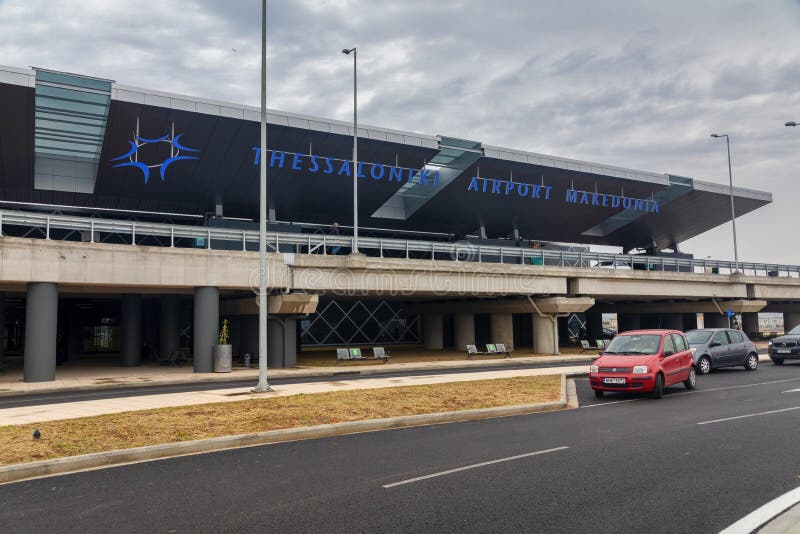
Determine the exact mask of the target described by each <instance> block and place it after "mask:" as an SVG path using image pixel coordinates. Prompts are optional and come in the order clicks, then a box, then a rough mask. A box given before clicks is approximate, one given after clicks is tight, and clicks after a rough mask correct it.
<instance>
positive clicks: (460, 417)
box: [0, 373, 567, 484]
mask: <svg viewBox="0 0 800 534" xmlns="http://www.w3.org/2000/svg"><path fill="white" fill-rule="evenodd" d="M566 407H567V376H566V374H565V373H562V374H561V395H560V398H559V400H557V401H551V402H540V403H536V404H519V405H516V406H499V407H495V408H479V409H474V410H461V411H457V412H441V413H432V414H419V415H406V416H400V417H389V418H385V419H366V420H363V421H350V422H347V423H335V424H327V425H318V426H310V427H298V428H286V429H281V430H268V431H265V432H256V433H252V434H239V435H235V436H221V437H217V438H207V439H199V440H194V441H180V442H177V443H162V444H159V445H148V446H146V447H135V448H132V449H122V450H116V451H106V452H96V453H91V454H83V455H80V456H68V457H66V458H55V459H52V460H42V461H38V462H29V463H24V464H13V465H9V466H4V467H0V484H6V483H9V482H19V481H21V480H26V479H29V478H38V477H45V476H52V475H63V474H68V473H72V472H75V471H83V470H86V469H95V468H100V467H112V466H116V465H121V464H127V463H134V462H145V461H150V460H159V459H164V458H171V457H174V456H183V455H188V454H199V453H206V452H215V451H221V450H225V449H232V448H239V447H252V446H256V445H269V444H273V443H283V442H286V441H298V440H306V439H316V438H326V437H333V436H340V435H344V434H356V433H360V432H375V431H378V430H391V429H397V428H407V427H414V426H423V425H436V424H442V423H457V422H464V421H477V420H481V419H492V418H495V417H510V416H514V415H527V414H532V413H538V412H548V411H555V410H562V409H564V408H566Z"/></svg>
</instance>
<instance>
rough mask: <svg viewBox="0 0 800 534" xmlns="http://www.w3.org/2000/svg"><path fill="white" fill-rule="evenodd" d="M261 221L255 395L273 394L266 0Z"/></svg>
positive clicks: (264, 9) (264, 6) (264, 7)
mask: <svg viewBox="0 0 800 534" xmlns="http://www.w3.org/2000/svg"><path fill="white" fill-rule="evenodd" d="M259 162H260V163H259V173H260V176H261V180H260V191H259V193H260V194H259V208H260V213H259V219H258V268H259V273H258V383H257V384H256V387H254V388H253V392H255V393H262V392H265V391H270V390H271V389H272V388H270V387H269V383H268V382H267V0H261V156H260V158H259Z"/></svg>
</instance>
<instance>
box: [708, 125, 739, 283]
mask: <svg viewBox="0 0 800 534" xmlns="http://www.w3.org/2000/svg"><path fill="white" fill-rule="evenodd" d="M711 137H713V138H715V139H717V138H720V137H724V138H725V143H726V144H727V146H728V180H729V183H730V188H731V224H732V225H733V265H734V271H733V272H735V273H736V272H739V247H738V246H737V244H736V209H735V207H734V204H733V173H732V172H731V138H730V136H729V135H728V134H711Z"/></svg>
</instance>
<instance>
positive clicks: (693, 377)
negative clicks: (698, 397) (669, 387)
mask: <svg viewBox="0 0 800 534" xmlns="http://www.w3.org/2000/svg"><path fill="white" fill-rule="evenodd" d="M696 384H697V372H696V371H695V370H694V367H691V368H689V378H687V379H686V380H684V381H683V387H685V388H686V389H694V386H695V385H696Z"/></svg>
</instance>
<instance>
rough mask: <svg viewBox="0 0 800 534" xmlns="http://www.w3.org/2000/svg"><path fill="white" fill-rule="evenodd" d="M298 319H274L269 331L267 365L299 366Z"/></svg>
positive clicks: (274, 366)
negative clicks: (296, 338) (296, 337)
mask: <svg viewBox="0 0 800 534" xmlns="http://www.w3.org/2000/svg"><path fill="white" fill-rule="evenodd" d="M295 336H297V319H281V318H277V317H275V318H273V319H270V321H269V329H268V330H267V345H268V347H267V354H268V359H267V365H268V366H269V367H272V368H278V369H283V368H289V367H294V366H296V365H297V342H296V340H295Z"/></svg>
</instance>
